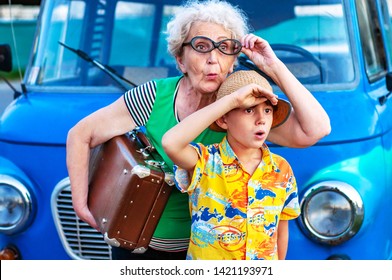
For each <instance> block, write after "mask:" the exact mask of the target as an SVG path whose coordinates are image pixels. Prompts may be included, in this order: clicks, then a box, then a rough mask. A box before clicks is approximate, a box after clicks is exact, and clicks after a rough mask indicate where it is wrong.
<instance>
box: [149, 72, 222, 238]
mask: <svg viewBox="0 0 392 280" xmlns="http://www.w3.org/2000/svg"><path fill="white" fill-rule="evenodd" d="M180 79H181V77H173V78H166V79H161V80H156V81H155V82H156V86H157V87H156V98H155V102H154V106H153V109H152V112H151V115H150V117H149V119H148V122H147V124H146V129H147V134H148V136H149V138H150V140H151V142H152V144H153V145H154V147H155V148H156V149H157V151H158V153H159V154H160V155H161V156H162V158H163V159H164V161H165V162H166V163H167V164H168V165H169V167H170V168H172V166H173V162H172V161H171V160H170V158H169V157H168V156H167V155H166V154H165V152H164V151H163V148H162V144H161V140H162V136H163V135H164V134H165V132H166V131H168V130H169V129H170V128H172V127H173V126H175V125H176V124H177V123H178V122H177V119H176V116H175V110H174V98H175V92H176V87H177V84H178V82H179V81H180ZM224 135H225V133H222V132H215V131H212V130H210V129H208V128H207V129H206V130H205V131H203V132H202V133H201V134H200V135H199V136H198V137H197V138H196V139H195V142H200V143H203V144H205V145H208V144H212V143H219V142H220V141H221V140H222V139H223V136H224ZM190 227H191V218H190V213H189V205H188V194H186V193H181V192H180V191H179V190H177V188H175V187H174V188H173V190H172V193H171V195H170V198H169V201H168V203H167V205H166V207H165V210H164V212H163V214H162V217H161V219H160V221H159V223H158V226H157V228H156V230H155V232H154V237H156V238H165V239H179V238H189V236H190Z"/></svg>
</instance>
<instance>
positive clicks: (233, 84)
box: [210, 70, 291, 131]
mask: <svg viewBox="0 0 392 280" xmlns="http://www.w3.org/2000/svg"><path fill="white" fill-rule="evenodd" d="M250 83H254V84H258V85H260V86H262V87H263V88H265V89H268V90H269V91H272V87H271V85H270V84H269V82H268V81H267V80H266V79H265V78H264V77H263V76H261V75H260V74H259V73H257V72H256V71H254V70H240V71H236V72H234V73H233V74H231V75H230V76H228V77H227V78H226V80H224V82H223V83H222V85H221V86H220V88H219V90H218V94H217V96H216V100H218V99H220V98H222V97H223V96H226V95H228V94H230V93H232V92H234V91H236V90H238V89H240V88H241V87H243V86H245V85H248V84H250ZM273 108H274V115H273V121H272V126H271V128H275V127H278V126H279V125H281V124H283V123H284V122H285V121H286V120H287V118H288V117H289V115H290V113H291V104H290V103H289V102H288V101H286V100H283V99H281V98H278V104H277V105H274V106H273ZM210 129H212V130H215V131H225V130H224V129H223V128H221V127H220V126H219V125H217V124H216V123H215V122H214V123H213V124H211V125H210Z"/></svg>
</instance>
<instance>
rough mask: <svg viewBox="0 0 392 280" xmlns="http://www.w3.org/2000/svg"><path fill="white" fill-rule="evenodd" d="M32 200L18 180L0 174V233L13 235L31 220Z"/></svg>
mask: <svg viewBox="0 0 392 280" xmlns="http://www.w3.org/2000/svg"><path fill="white" fill-rule="evenodd" d="M32 207H33V204H32V200H31V195H30V192H29V191H28V189H27V188H26V186H25V185H24V184H23V183H22V182H21V181H19V180H18V179H16V178H14V177H11V176H8V175H1V174H0V233H5V234H8V235H10V234H15V233H18V232H21V231H22V230H24V229H25V228H26V226H27V225H29V223H30V222H31V219H32Z"/></svg>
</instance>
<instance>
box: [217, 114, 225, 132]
mask: <svg viewBox="0 0 392 280" xmlns="http://www.w3.org/2000/svg"><path fill="white" fill-rule="evenodd" d="M215 123H216V124H217V125H219V127H221V128H223V129H224V130H227V123H226V117H225V116H224V115H223V116H222V117H220V118H219V119H217V120H216V121H215Z"/></svg>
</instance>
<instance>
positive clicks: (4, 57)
mask: <svg viewBox="0 0 392 280" xmlns="http://www.w3.org/2000/svg"><path fill="white" fill-rule="evenodd" d="M0 71H5V72H11V71H12V55H11V48H10V46H9V45H7V44H3V45H0Z"/></svg>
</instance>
